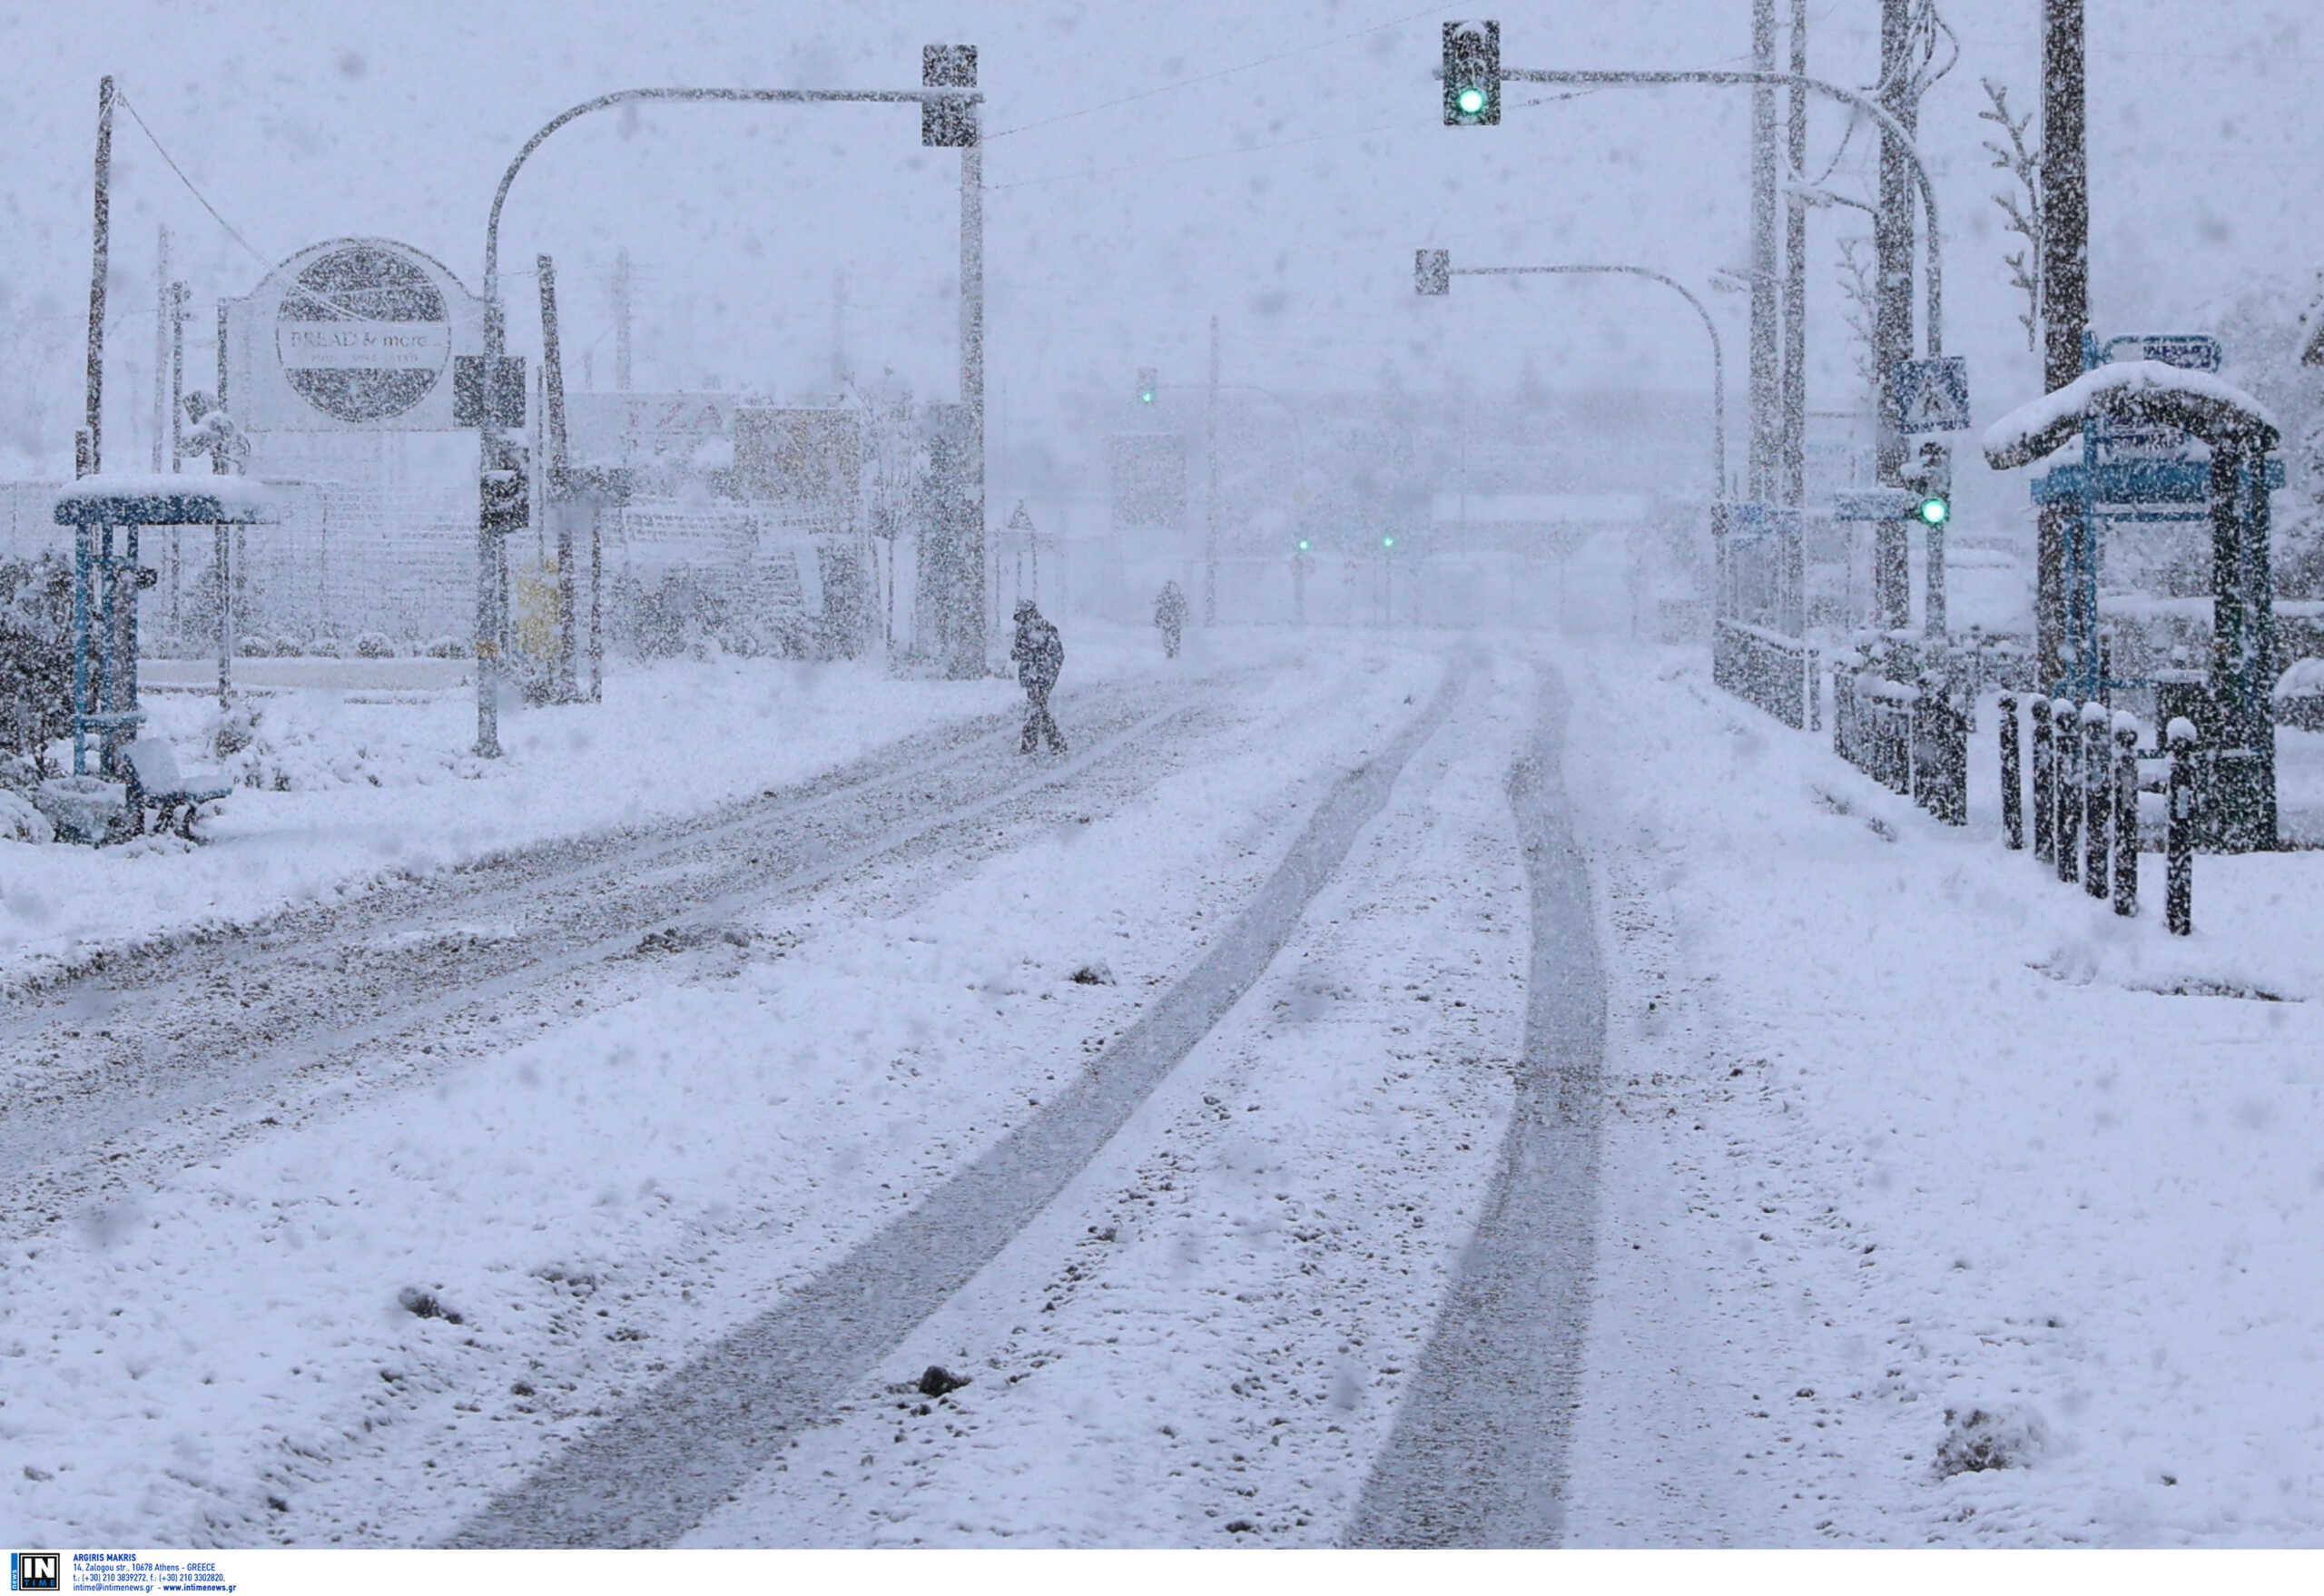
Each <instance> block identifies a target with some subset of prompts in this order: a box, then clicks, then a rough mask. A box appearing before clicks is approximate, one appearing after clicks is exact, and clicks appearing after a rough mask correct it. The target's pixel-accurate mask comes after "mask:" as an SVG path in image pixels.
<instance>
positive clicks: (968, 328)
mask: <svg viewBox="0 0 2324 1596" xmlns="http://www.w3.org/2000/svg"><path fill="white" fill-rule="evenodd" d="M976 60H977V54H976V46H975V45H973V44H931V45H930V46H928V47H927V49H926V50H925V51H923V52H922V58H921V83H922V84H923V86H922V87H921V88H917V89H689V88H668V89H622V90H618V91H616V92H615V93H613V94H600V95H598V96H597V97H596V99H594V100H585V101H583V102H582V103H580V104H578V105H575V106H571V107H569V108H567V109H566V110H565V111H562V112H560V113H557V114H556V116H554V117H552V118H550V119H549V121H548V122H547V123H545V124H544V125H543V126H542V128H541V129H540V131H539V132H537V133H535V134H533V136H532V137H531V138H529V139H527V140H526V141H525V143H524V147H523V148H521V149H519V150H518V151H517V154H516V157H515V159H513V160H511V161H510V162H509V163H508V169H507V171H506V172H502V173H501V174H500V186H499V187H498V188H497V190H495V191H494V192H493V196H492V211H491V214H490V215H489V216H488V217H487V219H486V222H485V229H484V284H483V288H484V300H485V316H484V359H483V362H482V366H481V370H482V371H483V372H484V373H485V377H484V379H483V380H484V381H486V382H487V384H488V385H490V384H497V374H498V373H499V371H500V369H501V365H502V361H503V360H504V359H505V357H506V355H507V347H508V337H507V311H506V310H505V309H504V307H503V306H502V304H501V302H500V215H501V212H502V210H503V209H504V208H505V207H506V206H507V202H508V191H509V189H510V188H511V187H512V186H513V185H514V184H515V183H516V181H517V172H520V171H522V170H523V169H524V165H525V163H526V162H527V161H528V160H530V159H531V158H532V154H533V152H534V151H536V150H537V149H539V148H540V147H541V145H542V144H543V143H546V142H547V139H548V137H549V135H550V134H552V133H556V130H557V129H559V128H561V127H563V126H565V125H566V123H569V122H573V121H576V120H577V119H579V118H581V117H584V116H586V115H588V114H589V113H591V112H595V111H604V110H607V109H609V108H611V107H613V106H615V105H634V104H638V103H644V102H646V101H655V100H660V101H677V102H688V103H712V102H720V101H723V102H727V103H743V104H749V103H760V104H766V103H784V104H872V103H884V104H912V105H918V106H919V107H920V108H921V143H923V144H926V145H929V146H931V147H937V148H950V149H957V150H959V151H960V404H961V407H962V408H963V409H966V410H967V412H968V426H967V429H966V431H967V438H966V448H965V449H964V453H965V455H966V458H965V459H964V460H963V462H962V479H963V483H964V486H965V488H966V489H967V492H968V494H969V496H970V500H971V502H970V505H969V506H968V507H967V508H966V510H965V512H964V513H963V515H962V517H961V520H962V527H961V534H962V536H963V537H964V538H965V539H966V540H967V543H968V545H969V546H968V547H963V548H961V549H960V550H959V551H958V553H959V554H960V556H961V558H960V559H957V560H955V561H953V562H951V564H952V566H954V568H955V569H957V570H964V571H967V572H971V573H975V574H976V579H977V580H981V574H982V572H983V569H984V547H983V544H984V194H983V182H982V172H983V163H982V156H983V151H982V150H981V148H980V144H979V137H980V135H979V132H978V113H977V108H978V107H979V106H980V105H981V104H982V103H983V102H984V96H983V95H982V94H979V93H978V92H977V89H976V72H977V65H976ZM500 428H501V422H500V420H499V419H498V417H497V415H496V414H495V413H494V407H493V406H492V405H490V404H488V403H487V404H486V405H484V406H483V407H482V408H481V413H480V415H479V419H478V427H477V474H478V515H477V674H476V752H477V754H478V756H479V757H481V758H485V759H497V758H498V757H499V755H500V721H499V690H500V668H499V658H498V655H499V645H500V636H499V634H500V629H501V628H500V626H499V603H500V573H499V564H500V538H501V537H502V536H504V535H505V534H506V533H507V531H508V530H510V529H511V528H510V523H511V520H512V511H511V508H510V500H511V498H512V494H511V488H512V487H513V488H517V492H518V493H519V494H520V493H521V485H522V478H521V476H520V475H519V474H517V472H516V470H515V468H514V465H513V451H512V450H511V448H510V446H509V444H508V442H507V439H506V438H503V436H502V435H501V430H500ZM512 478H514V480H513V482H512ZM953 600H954V602H953V603H952V604H951V605H950V606H949V613H950V626H948V629H947V638H946V641H947V643H948V645H949V647H948V650H947V654H948V658H947V662H946V663H947V667H948V671H949V674H950V675H955V676H975V675H983V674H984V605H983V602H982V596H981V595H980V594H975V593H956V594H955V595H953Z"/></svg>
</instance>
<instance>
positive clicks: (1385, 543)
mask: <svg viewBox="0 0 2324 1596" xmlns="http://www.w3.org/2000/svg"><path fill="white" fill-rule="evenodd" d="M1380 547H1383V548H1393V547H1396V540H1395V539H1394V538H1393V537H1383V538H1382V539H1381V540H1380Z"/></svg>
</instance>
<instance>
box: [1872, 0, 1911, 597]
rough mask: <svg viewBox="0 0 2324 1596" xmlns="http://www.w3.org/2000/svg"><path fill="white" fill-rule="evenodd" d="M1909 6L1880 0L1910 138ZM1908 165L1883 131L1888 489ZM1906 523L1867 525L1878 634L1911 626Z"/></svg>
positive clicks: (1882, 417) (1891, 81)
mask: <svg viewBox="0 0 2324 1596" xmlns="http://www.w3.org/2000/svg"><path fill="white" fill-rule="evenodd" d="M1913 9H1914V7H1913V5H1912V4H1911V0H1881V5H1880V94H1879V100H1880V106H1881V109H1882V110H1884V111H1886V112H1887V113H1888V114H1889V115H1890V116H1892V117H1894V118H1896V123H1897V124H1898V125H1899V126H1901V127H1902V128H1903V129H1904V130H1905V136H1906V137H1907V138H1909V137H1910V136H1911V135H1912V133H1914V132H1915V124H1916V123H1917V121H1918V116H1919V101H1918V98H1917V97H1916V96H1915V93H1914V67H1913V59H1912V40H1913V25H1912V11H1913ZM1913 200H1914V194H1913V163H1912V154H1911V152H1910V151H1909V150H1908V149H1907V148H1906V146H1905V143H1904V141H1902V140H1900V139H1898V138H1897V137H1896V136H1895V135H1894V134H1891V133H1887V132H1886V131H1885V130H1884V131H1883V133H1881V138H1880V208H1879V210H1878V211H1877V212H1876V213H1875V214H1874V218H1873V224H1872V252H1873V262H1874V269H1875V271H1876V273H1877V284H1876V286H1877V290H1878V294H1877V298H1876V300H1875V302H1874V310H1873V333H1872V363H1873V372H1874V377H1875V379H1876V382H1877V384H1878V386H1879V411H1880V413H1879V415H1878V416H1877V417H1876V418H1875V429H1876V434H1877V437H1878V439H1879V442H1878V446H1877V450H1876V454H1875V457H1874V461H1875V470H1874V478H1875V480H1876V481H1878V482H1881V483H1883V484H1886V485H1887V486H1889V487H1896V486H1897V485H1899V484H1900V483H1901V482H1902V481H1903V477H1902V471H1903V468H1904V464H1905V440H1904V438H1903V436H1902V435H1901V434H1900V433H1899V432H1898V431H1897V430H1896V368H1897V366H1898V364H1899V363H1900V362H1902V361H1905V360H1910V359H1911V358H1912V353H1913ZM1910 530H1911V523H1910V522H1909V521H1903V520H1893V521H1875V522H1873V523H1872V548H1873V553H1872V588H1873V604H1874V607H1875V609H1876V611H1877V612H1878V614H1879V616H1880V623H1879V624H1880V626H1881V627H1882V628H1883V629H1884V630H1889V631H1894V630H1897V629H1900V628H1902V627H1905V626H1910V625H1911V624H1912V609H1913V594H1912V565H1911V557H1910V554H1909V539H1908V537H1907V534H1908V533H1909V532H1910Z"/></svg>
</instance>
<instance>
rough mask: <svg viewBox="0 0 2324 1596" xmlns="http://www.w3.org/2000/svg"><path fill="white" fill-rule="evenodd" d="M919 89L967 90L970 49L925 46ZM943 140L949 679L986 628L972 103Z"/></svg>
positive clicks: (973, 69) (979, 657) (976, 143)
mask: <svg viewBox="0 0 2324 1596" xmlns="http://www.w3.org/2000/svg"><path fill="white" fill-rule="evenodd" d="M920 81H921V86H922V87H924V88H931V89H937V88H958V89H972V88H974V87H976V84H977V47H976V46H975V45H974V44H931V45H928V46H927V47H925V48H924V49H923V50H922V51H921V70H920ZM946 120H947V121H948V122H949V131H948V132H947V133H944V134H943V135H942V136H943V137H944V138H945V140H946V142H948V143H951V144H952V145H953V146H954V147H956V148H958V149H959V150H960V406H961V408H962V409H965V410H966V411H967V412H968V426H967V432H966V436H965V438H963V439H962V453H963V455H964V456H965V457H966V458H964V459H963V461H962V462H961V464H962V466H963V468H964V469H963V470H962V472H961V487H962V489H963V491H964V493H965V494H966V496H967V500H968V502H967V503H966V505H964V506H963V507H962V509H961V516H960V545H959V546H958V547H956V548H955V549H954V550H953V554H954V563H953V567H952V568H953V573H954V580H955V581H956V582H958V583H959V585H960V586H959V591H958V592H957V593H956V594H955V595H954V598H953V606H952V608H953V617H952V625H951V626H950V627H948V628H947V630H948V632H949V633H950V638H951V643H952V650H951V655H952V657H951V659H950V665H949V668H948V669H947V671H946V675H950V676H951V677H952V678H954V679H955V680H964V679H967V678H970V677H974V676H981V675H984V672H985V658H984V656H985V630H984V592H983V587H984V583H985V562H984V144H983V130H982V128H981V127H980V122H981V120H982V119H981V118H980V115H979V114H978V106H977V103H975V102H973V101H970V102H966V103H960V105H959V106H958V107H957V108H956V110H955V111H954V112H953V113H952V114H951V115H950V118H949V119H946ZM928 128H929V121H928V113H922V122H921V129H922V131H921V143H930V142H931V140H930V136H929V132H928Z"/></svg>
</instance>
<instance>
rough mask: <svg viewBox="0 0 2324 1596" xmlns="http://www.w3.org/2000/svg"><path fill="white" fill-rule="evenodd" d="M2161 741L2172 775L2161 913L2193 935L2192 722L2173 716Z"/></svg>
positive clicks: (2176, 930) (2174, 928) (2180, 932)
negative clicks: (2169, 756) (2166, 863)
mask: <svg viewBox="0 0 2324 1596" xmlns="http://www.w3.org/2000/svg"><path fill="white" fill-rule="evenodd" d="M2163 743H2164V746H2165V747H2167V748H2168V749H2169V750H2170V754H2171V758H2170V768H2171V779H2170V785H2169V789H2168V791H2169V795H2170V796H2169V805H2168V813H2169V816H2170V818H2169V821H2168V827H2169V829H2168V831H2167V832H2165V835H2164V847H2165V849H2166V851H2167V852H2166V857H2167V859H2168V868H2167V871H2166V873H2165V876H2164V886H2163V899H2162V916H2163V923H2164V924H2165V925H2166V926H2167V927H2168V928H2169V929H2170V931H2171V935H2172V936H2174V937H2183V936H2190V935H2192V934H2193V932H2194V929H2195V918H2194V904H2193V899H2194V880H2195V723H2194V722H2192V721H2191V720H2189V719H2188V718H2187V717H2186V716H2184V715H2179V716H2176V717H2175V718H2173V719H2172V721H2171V725H2170V728H2169V729H2168V730H2167V731H2166V732H2165V733H2164V734H2163Z"/></svg>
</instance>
